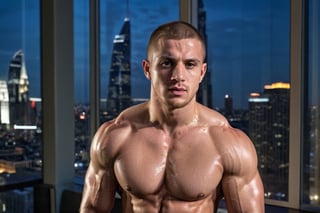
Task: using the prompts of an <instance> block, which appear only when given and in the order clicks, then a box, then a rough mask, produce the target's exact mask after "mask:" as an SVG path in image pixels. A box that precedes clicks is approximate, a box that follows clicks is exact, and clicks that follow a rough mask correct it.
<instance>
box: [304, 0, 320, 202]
mask: <svg viewBox="0 0 320 213" xmlns="http://www.w3.org/2000/svg"><path fill="white" fill-rule="evenodd" d="M308 3H309V4H308V5H307V6H306V8H307V10H308V12H307V13H306V14H307V17H306V18H307V19H308V22H307V25H308V27H307V29H308V30H307V32H306V33H307V36H306V38H307V45H306V50H307V51H306V53H305V54H306V56H307V57H308V58H307V59H306V61H307V72H306V73H307V74H306V75H307V76H306V78H305V85H306V87H305V89H306V92H305V93H304V94H306V101H305V108H304V118H305V122H304V140H303V189H302V190H303V192H302V195H303V196H302V202H303V204H311V205H314V206H317V207H320V170H319V168H320V87H319V83H320V69H319V68H320V61H319V56H320V43H319V36H320V28H319V23H320V22H319V20H320V2H319V1H317V0H310V1H308Z"/></svg>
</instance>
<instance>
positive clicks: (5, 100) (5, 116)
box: [0, 81, 10, 124]
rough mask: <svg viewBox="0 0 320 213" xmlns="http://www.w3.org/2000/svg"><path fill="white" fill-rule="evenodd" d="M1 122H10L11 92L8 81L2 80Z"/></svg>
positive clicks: (0, 98)
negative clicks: (9, 91)
mask: <svg viewBox="0 0 320 213" xmlns="http://www.w3.org/2000/svg"><path fill="white" fill-rule="evenodd" d="M0 124H10V117H9V93H8V86H7V82H6V81H0Z"/></svg>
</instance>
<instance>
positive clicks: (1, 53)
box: [0, 0, 42, 212]
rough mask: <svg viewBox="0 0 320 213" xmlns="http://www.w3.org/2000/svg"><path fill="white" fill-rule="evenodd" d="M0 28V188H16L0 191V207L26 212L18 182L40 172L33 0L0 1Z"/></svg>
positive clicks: (36, 8) (26, 195)
mask: <svg viewBox="0 0 320 213" xmlns="http://www.w3.org/2000/svg"><path fill="white" fill-rule="evenodd" d="M0 32H1V33H0V41H1V42H0V189H1V190H6V189H15V188H19V190H11V191H4V192H2V193H0V200H1V202H0V208H1V210H3V209H4V210H5V212H21V211H22V210H24V209H27V210H30V212H32V208H33V207H32V199H33V196H32V191H33V189H32V188H29V187H28V188H21V187H22V186H28V185H29V186H32V185H33V184H34V183H36V182H40V181H41V178H42V173H41V170H42V151H41V145H42V143H41V140H42V136H41V132H42V131H41V130H42V122H41V121H42V120H41V119H42V116H41V114H42V112H41V110H42V109H41V78H40V64H41V61H40V2H39V0H29V1H26V0H17V1H0ZM22 200H23V201H25V202H20V201H22ZM18 203H19V205H17V204H18Z"/></svg>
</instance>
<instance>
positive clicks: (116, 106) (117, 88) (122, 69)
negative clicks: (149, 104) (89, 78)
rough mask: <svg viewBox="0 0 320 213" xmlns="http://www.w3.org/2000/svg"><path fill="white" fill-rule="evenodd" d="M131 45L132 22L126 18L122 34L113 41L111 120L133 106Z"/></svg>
mask: <svg viewBox="0 0 320 213" xmlns="http://www.w3.org/2000/svg"><path fill="white" fill-rule="evenodd" d="M130 43H131V42H130V20H129V18H125V19H124V24H123V26H122V29H121V31H120V33H119V34H118V35H116V36H115V37H114V40H113V50H112V58H111V68H110V76H109V86H108V100H107V113H108V117H110V118H112V117H114V116H117V115H118V114H119V113H120V112H121V111H122V110H123V109H125V108H127V107H129V106H131V82H130V81H131V66H130V61H131V44H130Z"/></svg>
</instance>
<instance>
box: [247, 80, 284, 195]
mask: <svg viewBox="0 0 320 213" xmlns="http://www.w3.org/2000/svg"><path fill="white" fill-rule="evenodd" d="M289 94H290V85H289V84H288V83H281V82H278V83H273V84H271V85H265V86H264V92H263V94H262V95H260V94H257V93H254V94H251V97H250V98H249V100H248V101H249V137H250V138H251V140H252V141H253V142H254V144H255V146H256V150H257V153H258V160H259V170H260V173H261V176H262V177H263V182H264V184H265V191H266V194H268V196H269V197H270V198H273V199H278V200H279V199H280V200H287V199H288V197H287V196H288V172H289V154H288V153H289Z"/></svg>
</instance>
